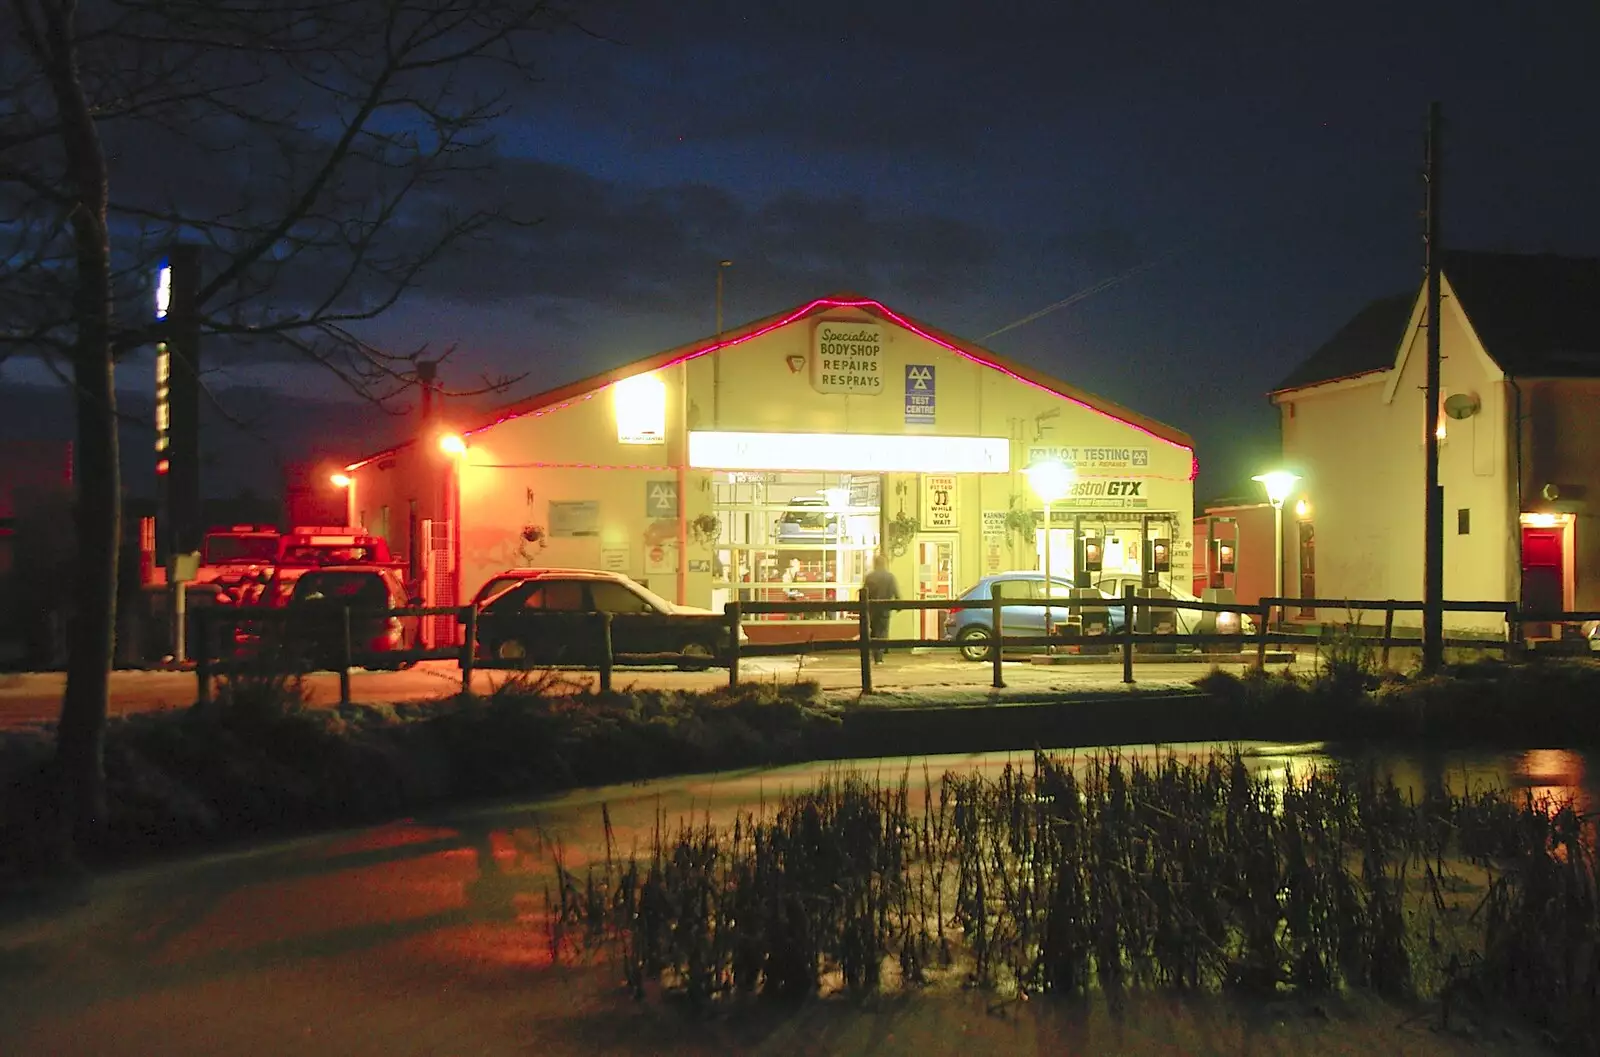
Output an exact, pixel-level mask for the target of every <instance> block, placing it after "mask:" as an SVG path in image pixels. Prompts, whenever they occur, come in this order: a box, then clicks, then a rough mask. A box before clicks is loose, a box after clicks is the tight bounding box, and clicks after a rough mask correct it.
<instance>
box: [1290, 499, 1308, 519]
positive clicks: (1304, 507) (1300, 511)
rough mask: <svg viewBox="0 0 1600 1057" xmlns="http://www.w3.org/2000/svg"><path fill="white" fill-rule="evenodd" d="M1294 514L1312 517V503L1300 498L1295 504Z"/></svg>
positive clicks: (1298, 516) (1302, 517)
mask: <svg viewBox="0 0 1600 1057" xmlns="http://www.w3.org/2000/svg"><path fill="white" fill-rule="evenodd" d="M1294 516H1295V517H1297V518H1301V519H1304V518H1308V517H1310V516H1311V504H1310V503H1308V502H1306V501H1305V500H1304V499H1302V500H1300V501H1299V502H1298V503H1296V504H1295V505H1294Z"/></svg>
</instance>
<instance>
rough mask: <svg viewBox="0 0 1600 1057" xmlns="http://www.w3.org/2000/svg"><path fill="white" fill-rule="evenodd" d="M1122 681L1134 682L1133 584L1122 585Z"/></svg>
mask: <svg viewBox="0 0 1600 1057" xmlns="http://www.w3.org/2000/svg"><path fill="white" fill-rule="evenodd" d="M1122 681H1123V682H1125V683H1131V682H1133V585H1132V584H1123V585H1122Z"/></svg>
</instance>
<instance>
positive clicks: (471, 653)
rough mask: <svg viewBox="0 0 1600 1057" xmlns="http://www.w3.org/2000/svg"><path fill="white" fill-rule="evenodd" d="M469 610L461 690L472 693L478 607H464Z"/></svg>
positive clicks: (463, 650)
mask: <svg viewBox="0 0 1600 1057" xmlns="http://www.w3.org/2000/svg"><path fill="white" fill-rule="evenodd" d="M464 608H465V609H466V611H467V617H466V620H464V621H462V623H464V624H465V625H466V638H465V639H463V640H462V642H461V692H462V693H463V694H470V693H472V666H473V663H474V662H475V661H477V659H478V607H477V606H473V605H469V606H466V607H464Z"/></svg>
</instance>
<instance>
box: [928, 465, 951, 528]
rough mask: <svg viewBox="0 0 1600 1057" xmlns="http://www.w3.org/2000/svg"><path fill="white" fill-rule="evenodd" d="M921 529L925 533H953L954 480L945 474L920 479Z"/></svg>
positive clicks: (930, 475) (929, 475)
mask: <svg viewBox="0 0 1600 1057" xmlns="http://www.w3.org/2000/svg"><path fill="white" fill-rule="evenodd" d="M922 528H923V530H924V531H926V532H953V531H955V528H956V479H955V478H954V477H952V476H947V475H945V474H931V473H930V474H924V475H923V478H922Z"/></svg>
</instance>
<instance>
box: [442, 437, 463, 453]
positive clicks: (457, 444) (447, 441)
mask: <svg viewBox="0 0 1600 1057" xmlns="http://www.w3.org/2000/svg"><path fill="white" fill-rule="evenodd" d="M439 450H440V451H442V452H444V453H445V454H446V455H465V454H466V453H467V442H466V441H465V440H464V439H462V436H461V434H459V433H446V434H444V435H443V436H442V437H440V438H439Z"/></svg>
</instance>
